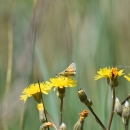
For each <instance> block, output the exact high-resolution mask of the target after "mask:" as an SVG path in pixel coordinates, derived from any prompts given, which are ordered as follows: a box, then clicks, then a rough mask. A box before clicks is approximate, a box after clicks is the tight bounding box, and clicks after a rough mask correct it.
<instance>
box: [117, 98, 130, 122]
mask: <svg viewBox="0 0 130 130" xmlns="http://www.w3.org/2000/svg"><path fill="white" fill-rule="evenodd" d="M115 113H117V114H118V115H119V116H121V117H122V121H123V123H126V121H127V120H129V119H130V105H129V102H128V101H126V102H125V104H124V105H122V104H121V103H120V101H119V99H118V98H116V100H115Z"/></svg>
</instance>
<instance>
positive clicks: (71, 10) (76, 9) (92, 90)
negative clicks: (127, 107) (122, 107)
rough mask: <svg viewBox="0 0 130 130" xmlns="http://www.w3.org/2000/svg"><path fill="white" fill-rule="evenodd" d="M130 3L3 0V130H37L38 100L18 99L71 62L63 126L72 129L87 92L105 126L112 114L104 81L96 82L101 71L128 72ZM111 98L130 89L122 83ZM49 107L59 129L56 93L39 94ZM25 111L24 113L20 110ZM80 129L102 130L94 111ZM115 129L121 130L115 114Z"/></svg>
mask: <svg viewBox="0 0 130 130" xmlns="http://www.w3.org/2000/svg"><path fill="white" fill-rule="evenodd" d="M129 5H130V1H129V0H123V1H122V0H82V1H81V0H37V1H33V0H28V1H26V0H22V1H20V0H12V1H9V0H0V115H1V116H0V123H1V124H0V129H1V130H18V129H20V130H36V129H37V130H38V129H39V127H40V125H41V123H40V121H39V117H38V110H37V107H36V102H35V101H34V99H33V98H29V99H28V100H27V102H26V103H25V104H24V103H23V101H20V98H19V96H20V95H21V92H22V91H23V89H24V88H25V87H27V86H28V85H29V84H31V83H36V82H37V79H36V76H37V75H38V77H39V80H40V81H46V80H49V79H50V78H52V77H55V76H56V74H57V73H59V72H61V71H63V70H64V69H65V68H66V67H67V66H68V65H69V64H70V63H71V62H72V61H75V62H76V65H77V75H76V77H75V79H76V80H77V86H76V87H75V88H68V89H67V90H66V96H65V98H64V106H63V122H64V123H65V124H66V125H67V128H68V130H72V129H73V126H74V124H75V123H76V122H77V120H78V118H79V113H80V112H81V111H83V110H84V109H87V108H86V107H85V105H84V104H82V103H81V102H80V101H79V99H78V96H77V91H78V89H80V88H82V89H84V90H85V91H86V93H87V95H88V98H90V99H91V100H92V101H93V109H94V111H95V113H96V114H97V115H98V116H99V118H100V119H101V121H102V122H103V124H104V125H105V126H107V124H108V120H109V116H110V110H111V90H110V87H109V86H108V85H107V82H106V79H101V80H98V81H95V80H94V76H95V75H96V72H97V71H98V70H99V69H100V68H104V67H118V68H119V69H123V68H124V69H125V73H126V74H127V73H129V72H130V60H129V55H130V8H129ZM119 82H120V84H119V86H118V88H116V97H118V98H119V99H120V100H121V101H123V100H124V99H125V98H126V96H127V95H128V94H129V90H130V88H129V87H130V83H128V81H126V79H124V78H123V77H120V78H119ZM43 97H44V101H45V105H46V109H47V111H48V112H49V114H50V115H51V117H52V119H53V120H54V121H55V123H56V124H57V125H58V124H59V105H60V103H59V99H58V98H57V97H56V92H55V91H51V93H50V94H49V95H48V96H46V95H43ZM23 111H24V112H23ZM84 129H88V130H92V129H96V130H101V127H100V126H99V125H98V124H97V122H96V121H95V118H94V117H93V115H92V114H91V113H89V115H88V117H87V118H86V120H85V124H84ZM111 129H112V130H115V129H118V130H122V129H124V125H123V123H122V120H121V118H119V116H117V115H114V119H113V123H112V127H111Z"/></svg>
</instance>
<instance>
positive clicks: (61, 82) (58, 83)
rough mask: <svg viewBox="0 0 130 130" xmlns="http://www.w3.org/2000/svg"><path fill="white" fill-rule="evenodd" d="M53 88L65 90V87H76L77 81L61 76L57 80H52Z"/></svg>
mask: <svg viewBox="0 0 130 130" xmlns="http://www.w3.org/2000/svg"><path fill="white" fill-rule="evenodd" d="M50 81H51V84H52V86H54V87H55V89H56V88H64V87H75V86H76V82H77V81H76V80H73V79H72V78H70V77H64V76H59V77H56V78H51V79H50Z"/></svg>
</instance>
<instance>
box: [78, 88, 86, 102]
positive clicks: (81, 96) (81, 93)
mask: <svg viewBox="0 0 130 130" xmlns="http://www.w3.org/2000/svg"><path fill="white" fill-rule="evenodd" d="M78 96H79V99H80V101H81V102H83V103H86V102H87V95H86V93H85V91H84V90H82V89H80V90H78Z"/></svg>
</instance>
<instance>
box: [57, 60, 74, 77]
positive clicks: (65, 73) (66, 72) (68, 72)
mask: <svg viewBox="0 0 130 130" xmlns="http://www.w3.org/2000/svg"><path fill="white" fill-rule="evenodd" d="M59 75H60V76H65V77H69V76H75V75H76V63H75V62H72V63H71V64H70V65H69V66H68V67H67V69H65V70H64V71H62V72H61V73H59Z"/></svg>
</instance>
